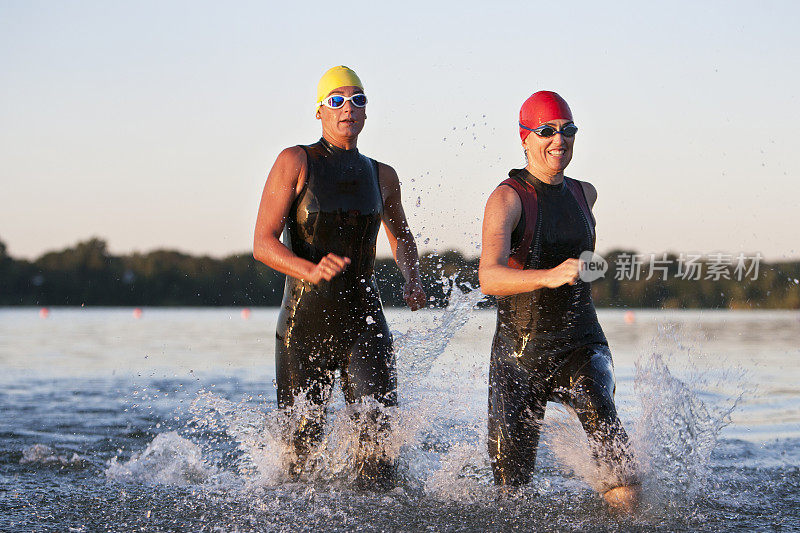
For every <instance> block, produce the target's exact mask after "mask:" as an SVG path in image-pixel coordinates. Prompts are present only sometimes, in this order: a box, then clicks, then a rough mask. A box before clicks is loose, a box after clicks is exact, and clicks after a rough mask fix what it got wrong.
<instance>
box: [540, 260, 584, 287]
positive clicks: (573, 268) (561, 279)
mask: <svg viewBox="0 0 800 533" xmlns="http://www.w3.org/2000/svg"><path fill="white" fill-rule="evenodd" d="M580 272H581V262H580V261H579V260H578V259H567V260H566V261H564V262H563V263H561V264H560V265H558V266H557V267H555V268H551V269H550V270H548V271H547V276H545V279H544V286H545V287H547V288H549V289H555V288H556V287H561V286H562V285H575V283H577V281H578V277H579V276H580Z"/></svg>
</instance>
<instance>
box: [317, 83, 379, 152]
mask: <svg viewBox="0 0 800 533" xmlns="http://www.w3.org/2000/svg"><path fill="white" fill-rule="evenodd" d="M363 92H364V91H362V90H361V88H360V87H339V88H338V89H334V90H333V91H331V92H330V94H329V95H328V96H330V95H332V94H341V95H342V96H353V95H354V94H357V93H363ZM317 118H319V119H320V120H321V121H322V131H323V132H324V133H327V134H328V136H330V137H332V138H334V139H342V138H344V139H353V138H356V137H358V134H359V133H361V130H362V129H364V121H365V120H366V119H367V108H366V107H356V106H354V105H353V102H352V101H351V100H348V101H346V102H345V103H344V105H343V106H342V107H340V108H339V109H331V108H329V107H326V106H324V105H322V106H320V107H319V109H318V110H317Z"/></svg>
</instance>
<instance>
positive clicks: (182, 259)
mask: <svg viewBox="0 0 800 533" xmlns="http://www.w3.org/2000/svg"><path fill="white" fill-rule="evenodd" d="M634 254H635V252H633V251H629V250H628V251H623V250H619V251H614V252H611V253H609V254H607V255H606V256H605V259H606V260H607V261H608V264H609V265H610V268H609V270H608V272H607V275H606V277H604V278H601V279H599V280H598V281H595V282H594V283H593V284H592V292H593V296H594V301H595V304H596V305H597V306H598V307H616V308H628V307H631V308H639V307H646V308H720V309H729V308H730V309H740V308H760V309H800V285H798V281H797V280H798V278H800V261H792V262H781V263H771V264H767V263H764V262H763V261H762V262H760V263H759V264H758V273H757V275H756V273H755V271H754V270H753V268H752V267H753V266H754V265H753V261H750V262H749V264H748V267H750V271H749V273H747V274H748V275H747V276H744V277H742V276H741V275H740V276H737V274H744V272H736V271H735V270H734V268H735V266H736V265H735V263H736V261H735V257H734V258H729V259H732V263H731V264H729V268H728V269H727V270H726V271H725V272H724V273H722V274H720V272H721V270H720V265H719V261H717V264H716V269H715V268H714V267H715V265H714V264H712V263H713V261H710V260H709V259H707V258H704V259H702V260H701V262H700V263H697V264H696V265H695V266H698V265H699V266H700V267H705V268H704V269H703V270H702V271H701V274H702V275H698V276H696V277H698V278H699V279H682V277H681V276H683V277H686V271H685V269H684V270H682V268H683V267H682V265H681V262H680V261H679V258H678V257H677V256H674V255H668V256H665V257H666V261H664V260H663V259H664V258H661V259H662V260H661V262H660V263H658V264H659V265H660V267H659V269H658V270H657V271H656V272H651V271H649V270H648V265H647V264H644V265H643V266H642V268H641V272H639V274H640V275H638V276H634V275H633V270H632V269H628V270H627V273H626V275H625V276H620V275H615V269H614V267H615V266H617V267H619V265H625V264H627V265H628V266H630V263H631V257H633V256H634ZM421 263H422V277H423V283H424V285H425V289H426V291H427V293H428V295H429V296H430V297H431V298H432V300H431V303H432V304H433V305H436V306H443V305H446V303H447V293H448V291H449V290H450V287H451V283H442V280H443V279H455V286H457V287H460V288H461V290H467V289H468V288H470V287H471V288H477V287H478V259H477V258H465V257H464V256H463V255H461V254H460V253H459V252H455V251H448V252H445V253H441V254H427V255H425V256H423V257H422V259H421ZM714 272H716V274H714V275H711V274H712V273H714ZM648 274H649V275H648ZM376 276H377V279H378V283H379V285H380V288H381V296H382V298H383V302H384V304H385V305H387V306H401V305H404V304H403V301H402V288H403V278H402V275H401V274H400V271H399V270H398V268H397V266H396V265H395V264H394V261H393V260H391V259H378V260H377V261H376ZM454 276H455V277H454ZM647 277H650V279H646V278H647ZM726 277H728V278H729V279H725V278H726ZM737 277H742V279H741V280H740V279H737ZM753 277H755V279H752V278H753ZM617 278H620V279H617ZM637 278H638V279H637ZM706 278H709V279H706ZM715 278H719V279H715ZM283 284H284V276H283V274H279V273H278V272H275V271H273V270H271V269H270V268H268V267H266V266H264V265H262V264H260V263H258V262H257V261H255V260H254V259H253V257H252V256H251V255H250V254H238V255H231V256H228V257H224V258H221V259H218V258H213V257H208V256H201V257H196V256H192V255H188V254H185V253H181V252H177V251H171V250H156V251H152V252H148V253H145V254H142V253H134V254H131V255H124V256H115V255H111V254H110V253H109V252H108V250H107V246H106V243H105V242H104V241H103V240H100V239H90V240H88V241H85V242H80V243H78V244H77V245H75V246H73V247H71V248H66V249H64V250H61V251H56V252H49V253H46V254H44V255H42V256H41V257H39V258H38V259H36V260H35V261H26V260H23V259H14V258H12V257H10V256H9V255H8V254H7V250H6V246H5V244H3V243H2V242H0V305H37V306H59V305H69V306H80V305H90V306H241V307H254V306H276V305H279V304H280V301H281V297H282V295H283ZM484 303H485V305H487V306H489V305H492V303H493V302H492V300H491V298H487V299H486V300H485V302H484Z"/></svg>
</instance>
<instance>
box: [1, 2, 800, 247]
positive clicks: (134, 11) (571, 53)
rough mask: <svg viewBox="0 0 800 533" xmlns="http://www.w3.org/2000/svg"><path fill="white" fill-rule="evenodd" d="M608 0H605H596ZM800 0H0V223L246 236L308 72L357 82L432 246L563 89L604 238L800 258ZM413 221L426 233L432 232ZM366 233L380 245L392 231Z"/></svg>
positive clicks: (309, 113)
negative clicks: (540, 106)
mask: <svg viewBox="0 0 800 533" xmlns="http://www.w3.org/2000/svg"><path fill="white" fill-rule="evenodd" d="M609 4H610V5H609ZM799 12H800V8H798V5H797V4H796V3H794V2H772V3H769V2H768V3H766V5H762V6H756V5H755V3H753V2H670V3H669V5H668V6H665V7H662V8H657V7H653V6H651V5H649V4H648V3H643V2H625V3H599V2H569V3H566V2H532V1H527V2H498V3H497V4H493V3H490V2H405V3H403V4H398V3H392V4H388V3H387V4H386V5H385V7H384V6H383V5H380V6H372V5H371V4H370V3H367V2H362V3H359V2H297V3H292V4H291V5H290V4H289V3H277V2H276V3H265V2H251V3H248V2H235V3H224V4H223V3H221V2H220V3H205V2H197V1H192V2H129V3H122V2H69V3H66V2H31V1H19V2H9V1H2V2H0V68H1V69H2V76H1V77H0V179H2V184H3V194H2V195H0V240H2V241H4V242H5V243H6V244H7V245H8V247H9V251H10V253H11V254H12V255H15V256H22V257H35V256H37V255H39V254H40V253H42V252H44V251H46V250H51V249H58V248H63V247H64V246H66V245H71V244H74V243H75V242H76V241H78V240H81V239H86V238H88V237H90V236H94V235H96V236H99V237H102V238H105V239H106V240H108V242H109V245H110V248H111V250H112V251H114V252H119V253H125V252H130V251H132V250H140V251H147V250H150V249H153V248H157V247H166V248H177V249H180V250H184V251H187V252H190V253H209V254H212V255H223V254H227V253H232V252H241V251H247V250H249V249H250V246H251V242H252V232H253V224H254V221H255V215H256V210H257V207H258V201H259V197H260V193H261V188H262V187H263V184H264V180H265V178H266V173H267V171H268V170H269V168H270V166H271V165H272V163H273V161H274V159H275V157H276V156H277V154H278V153H279V152H280V150H281V149H282V148H284V147H286V146H290V145H294V144H299V143H303V144H305V143H311V142H314V141H315V140H316V139H317V138H318V137H319V134H320V127H319V123H318V121H316V120H315V119H314V114H313V111H314V105H313V100H314V94H315V88H316V82H317V80H318V79H319V76H320V75H321V74H322V73H323V72H324V71H325V69H327V68H328V67H330V66H333V65H337V64H345V65H348V66H350V67H352V68H354V69H355V70H356V71H357V72H358V73H359V75H360V76H361V78H362V80H363V81H364V84H365V86H366V92H367V94H368V95H369V98H370V104H369V106H368V110H367V113H368V120H367V125H366V128H365V130H364V133H363V134H362V136H361V138H360V139H359V148H360V149H361V151H362V152H363V153H365V154H367V155H369V156H372V157H374V158H376V159H379V160H381V161H384V162H386V163H389V164H391V165H393V166H394V167H395V168H396V169H397V171H398V173H399V174H400V176H401V180H402V184H403V192H404V203H405V206H406V211H407V213H408V215H409V220H410V222H411V224H412V229H413V230H414V232H415V233H418V234H421V238H420V245H421V247H422V248H423V249H424V250H434V249H438V250H444V249H450V248H455V249H459V250H461V251H463V252H465V253H467V254H470V255H474V254H476V253H477V252H478V249H479V243H480V235H479V234H480V219H481V217H482V211H483V206H484V203H485V201H486V198H487V197H488V195H489V193H490V192H491V191H492V189H493V188H494V187H495V186H496V184H497V183H499V182H500V181H502V179H503V178H504V177H505V175H506V172H507V171H508V169H510V168H513V167H518V166H521V165H522V163H523V159H522V149H521V147H520V141H519V136H518V133H517V127H516V120H517V113H518V111H519V106H520V104H521V103H522V101H523V100H524V99H525V98H526V97H527V96H528V95H530V94H531V93H532V92H534V91H536V90H539V89H550V90H555V91H558V92H559V93H561V95H562V96H564V97H565V98H566V99H567V101H568V102H569V103H570V105H571V107H572V110H573V113H574V115H575V120H576V123H577V124H578V125H579V126H580V128H581V131H580V133H579V137H578V139H577V141H576V146H575V156H574V158H573V162H572V164H571V165H570V167H569V169H568V172H567V174H568V175H570V176H573V177H576V178H581V179H587V180H589V181H591V182H592V183H594V184H595V185H596V186H597V188H598V190H599V199H598V203H597V205H596V210H595V212H596V216H597V219H598V250H599V251H600V252H604V251H607V250H609V249H611V248H617V247H625V248H634V249H637V250H639V251H640V252H661V251H666V250H671V251H675V252H703V253H711V252H716V251H728V252H733V253H738V252H747V253H751V252H756V251H758V252H761V253H763V254H764V255H765V256H767V257H768V258H770V259H789V258H797V257H800V243H798V239H797V236H796V235H797V231H798V229H797V228H798V226H800V209H798V208H799V207H800V201H798V198H799V197H800V184H799V183H798V180H800V158H799V157H798V154H797V146H798V141H799V140H800V135H798V132H799V130H800V125H799V119H800V106H799V105H798V97H799V96H800V79H799V78H798V76H800V74H798V73H799V72H800V68H798V67H800V65H799V64H798V63H799V58H800V37H798V32H797V29H796V25H797V22H798V20H800V16H798V15H799V14H800V13H799ZM426 239H429V240H427V243H426V242H425V241H426ZM379 252H380V253H381V254H382V255H386V254H388V247H387V246H386V245H385V244H381V247H380V249H379Z"/></svg>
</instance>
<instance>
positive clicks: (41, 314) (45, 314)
mask: <svg viewBox="0 0 800 533" xmlns="http://www.w3.org/2000/svg"><path fill="white" fill-rule="evenodd" d="M49 315H50V310H49V309H48V308H46V307H42V308H41V309H39V318H47V317H48V316H49Z"/></svg>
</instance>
